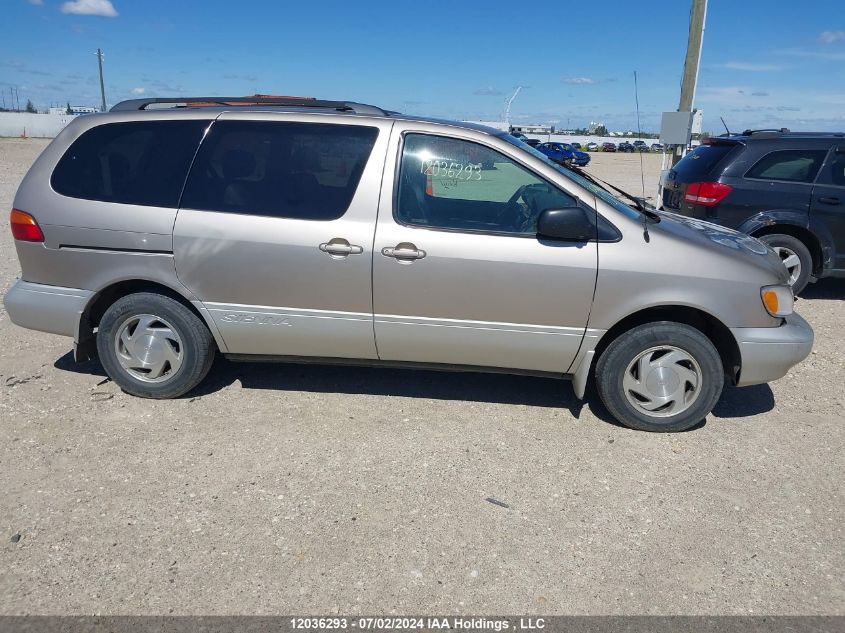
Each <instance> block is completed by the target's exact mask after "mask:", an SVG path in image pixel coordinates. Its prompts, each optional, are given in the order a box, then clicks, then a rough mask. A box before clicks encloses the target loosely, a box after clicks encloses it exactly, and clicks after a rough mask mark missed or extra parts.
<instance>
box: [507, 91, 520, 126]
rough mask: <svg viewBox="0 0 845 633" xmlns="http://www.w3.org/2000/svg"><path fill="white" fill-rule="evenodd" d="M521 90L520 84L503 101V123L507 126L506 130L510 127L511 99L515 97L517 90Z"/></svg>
mask: <svg viewBox="0 0 845 633" xmlns="http://www.w3.org/2000/svg"><path fill="white" fill-rule="evenodd" d="M520 90H522V86H517V87H516V90H514V93H513V94H512V95H511V96H510V98H509V99H508V100H507V101H506V102H505V117H504V118H505V125H507V126H508V130H510V127H511V104H512V103H513V100H514V99H516V95H518V94H519V91H520Z"/></svg>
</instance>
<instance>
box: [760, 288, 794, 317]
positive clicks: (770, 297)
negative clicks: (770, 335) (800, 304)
mask: <svg viewBox="0 0 845 633" xmlns="http://www.w3.org/2000/svg"><path fill="white" fill-rule="evenodd" d="M760 298H761V299H763V305H764V306H766V311H767V312H768V313H769V314H771V315H772V316H775V317H785V316H789V315H790V314H792V306H793V304H794V302H795V299H794V297H793V296H792V288H791V287H789V286H763V287H762V288H760Z"/></svg>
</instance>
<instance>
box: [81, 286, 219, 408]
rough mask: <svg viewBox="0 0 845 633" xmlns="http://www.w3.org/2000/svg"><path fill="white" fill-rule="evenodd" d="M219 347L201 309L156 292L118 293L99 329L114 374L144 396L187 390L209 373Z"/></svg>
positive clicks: (103, 359)
mask: <svg viewBox="0 0 845 633" xmlns="http://www.w3.org/2000/svg"><path fill="white" fill-rule="evenodd" d="M139 328H140V329H139ZM216 351H217V347H216V345H215V343H214V338H213V337H212V336H211V332H209V330H208V327H206V325H205V323H203V321H202V320H201V319H200V318H199V317H198V316H197V315H196V314H194V313H193V312H191V310H189V309H188V308H187V307H185V306H184V305H182V304H181V303H179V302H178V301H176V300H175V299H171V298H170V297H166V296H164V295H159V294H154V293H147V292H141V293H137V294H131V295H127V296H125V297H123V298H121V299H118V300H117V301H115V302H114V303H113V304H112V305H111V306H110V307H109V308H108V310H106V313H105V314H104V315H103V318H102V319H101V320H100V325H99V328H98V330H97V352H98V353H99V356H100V362H101V363H102V364H103V367H104V368H105V370H106V373H107V374H108V375H109V378H111V379H112V380H113V381H114V382H115V383H116V384H117V385H118V386H119V387H120V388H121V389H123V391H125V392H126V393H129V394H132V395H133V396H139V397H141V398H156V399H164V398H176V397H178V396H181V395H183V394H185V393H187V392H188V391H190V390H191V389H193V388H194V387H196V386H197V385H198V384H199V383H200V382H202V380H203V378H205V376H206V374H208V370H209V369H211V365H212V363H213V362H214V357H215V354H216Z"/></svg>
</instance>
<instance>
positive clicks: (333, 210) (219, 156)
mask: <svg viewBox="0 0 845 633" xmlns="http://www.w3.org/2000/svg"><path fill="white" fill-rule="evenodd" d="M377 136H378V129H377V128H374V127H364V126H355V125H333V124H327V123H287V122H275V121H218V122H216V123H215V124H214V125H213V126H212V128H211V132H210V133H209V135H208V138H206V140H205V141H204V142H203V144H202V147H201V148H200V151H199V152H198V154H197V158H196V161H194V166H193V168H192V169H191V173H190V175H189V176H188V182H187V184H186V185H185V193H184V195H183V197H182V207H185V208H189V209H199V210H202V211H224V212H227V213H243V214H249V215H263V216H273V217H281V218H297V219H304V220H336V219H337V218H339V217H341V216H342V215H343V214H344V213H346V210H347V208H348V207H349V204H350V202H351V201H352V197H353V196H354V195H355V190H356V189H357V188H358V182H359V181H360V180H361V174H362V173H363V171H364V167H365V166H366V164H367V160H368V159H369V156H370V152H371V151H372V149H373V145H374V144H375V140H376V137H377Z"/></svg>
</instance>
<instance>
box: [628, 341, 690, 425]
mask: <svg viewBox="0 0 845 633" xmlns="http://www.w3.org/2000/svg"><path fill="white" fill-rule="evenodd" d="M700 386H701V368H700V367H699V366H698V363H697V362H696V360H695V359H694V358H693V357H692V356H690V354H688V353H687V352H685V351H684V350H682V349H680V348H678V347H675V346H673V345H660V346H657V347H651V348H649V349H647V350H645V351H644V352H642V353H640V354H639V355H638V356H637V357H636V358H634V360H632V361H631V362H630V363H629V364H628V367H627V368H626V369H625V376H624V377H623V379H622V388H623V389H624V390H625V397H626V398H627V399H628V402H629V403H630V404H631V405H632V406H633V407H634V408H635V409H637V410H638V411H641V412H643V413H645V414H646V415H649V416H653V417H660V418H665V417H669V416H672V415H677V414H678V413H682V412H683V411H686V410H687V409H689V408H690V407H691V406H692V404H693V402H695V400H696V399H697V398H698V394H699V392H700Z"/></svg>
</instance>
